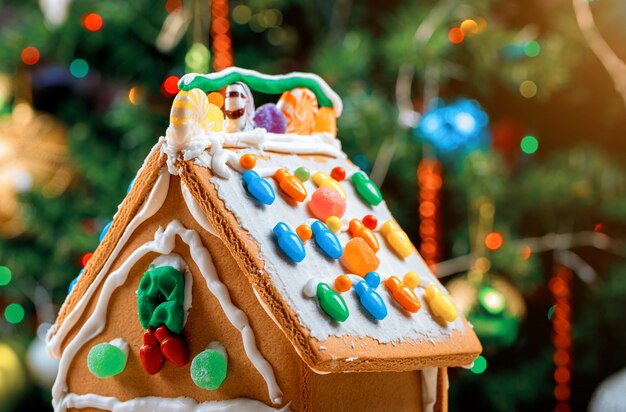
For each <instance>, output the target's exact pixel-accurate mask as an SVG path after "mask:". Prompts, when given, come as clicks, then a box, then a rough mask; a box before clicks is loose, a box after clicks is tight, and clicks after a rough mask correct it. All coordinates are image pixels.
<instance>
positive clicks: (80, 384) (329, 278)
mask: <svg viewBox="0 0 626 412" xmlns="http://www.w3.org/2000/svg"><path fill="white" fill-rule="evenodd" d="M179 87H180V89H181V92H180V93H179V94H178V95H177V96H176V98H175V99H174V102H173V106H172V112H171V118H170V126H169V127H168V129H167V131H166V134H165V136H164V137H161V138H160V139H159V141H158V143H157V144H156V145H155V147H154V148H153V150H152V151H151V153H150V154H149V155H148V157H147V158H146V160H145V163H144V165H143V166H142V167H141V169H140V170H139V171H138V173H137V176H136V178H135V180H134V181H133V183H132V186H131V187H130V188H129V192H128V195H127V196H126V198H125V199H124V201H123V202H122V204H121V205H120V207H119V210H118V211H117V213H116V214H115V216H114V218H113V220H112V224H111V225H110V227H106V228H105V233H103V236H102V241H101V243H100V245H99V246H98V248H97V250H96V251H95V253H94V255H93V257H92V258H91V260H90V261H89V263H88V264H87V266H86V268H85V270H84V272H83V273H82V274H81V275H80V276H79V277H78V278H77V282H75V285H74V286H73V288H72V290H71V291H70V293H69V295H68V297H67V299H66V301H65V303H64V304H63V306H62V307H61V310H60V313H59V316H58V319H57V321H56V323H55V325H54V326H53V328H51V330H50V332H49V335H48V347H49V350H50V352H51V354H52V355H53V356H55V357H57V358H59V359H60V368H59V372H58V376H57V379H56V382H55V384H54V387H53V406H54V409H55V410H56V411H66V410H115V411H130V410H132V411H156V410H159V411H247V410H250V411H257V410H258V411H271V410H292V411H346V410H359V411H416V410H418V411H420V410H421V411H432V410H446V409H447V389H448V380H447V368H448V367H454V366H465V365H468V364H471V363H472V362H473V360H474V359H475V358H476V356H478V354H479V353H480V351H481V346H480V343H479V342H478V340H477V338H476V336H475V334H474V333H473V331H472V328H471V325H469V324H468V322H467V321H466V320H465V319H464V318H463V316H462V314H458V313H457V310H456V307H455V305H454V303H453V302H452V300H451V299H450V298H449V296H448V295H447V292H446V290H445V288H444V287H443V286H442V285H441V284H440V283H439V282H438V280H437V279H436V277H435V276H434V275H433V274H432V273H431V271H430V270H429V268H428V267H427V266H426V264H425V263H424V261H423V260H422V259H421V257H420V256H419V254H418V252H417V251H416V250H415V248H414V247H413V245H412V244H411V243H410V241H409V240H408V237H407V236H406V234H405V233H404V232H403V231H402V230H401V229H400V227H399V226H398V225H397V223H396V222H395V220H394V219H393V217H392V215H391V214H390V212H389V210H388V209H387V207H386V205H385V202H384V201H383V199H382V196H381V195H380V191H379V190H378V188H377V187H376V185H375V184H374V182H372V181H371V180H370V179H369V178H368V177H367V175H366V174H365V173H363V172H362V171H360V170H359V169H358V168H357V167H356V166H355V165H354V164H352V163H351V162H350V161H349V160H348V159H347V157H346V155H345V154H344V153H343V152H342V150H341V145H340V142H339V140H338V139H337V138H336V136H335V134H336V127H335V119H336V117H338V116H339V115H340V114H341V110H342V103H341V100H340V99H339V97H338V96H337V95H336V94H335V92H334V91H333V90H332V89H331V88H330V87H329V86H328V85H327V84H326V83H325V82H324V81H323V80H322V79H321V78H319V77H318V76H315V75H312V74H305V73H292V74H288V75H284V76H268V75H263V74H260V73H257V72H254V71H250V70H244V69H239V68H230V69H227V70H224V71H221V72H219V73H212V74H208V75H202V74H188V75H186V76H184V77H183V78H182V79H181V81H180V84H179ZM250 89H252V90H254V91H257V92H260V93H266V94H281V93H282V95H281V97H280V100H279V101H278V104H277V105H272V104H270V105H264V106H261V107H260V108H258V109H257V110H256V111H255V108H254V103H253V97H252V93H251V91H250ZM208 92H212V93H210V94H209V95H208V97H207V93H208Z"/></svg>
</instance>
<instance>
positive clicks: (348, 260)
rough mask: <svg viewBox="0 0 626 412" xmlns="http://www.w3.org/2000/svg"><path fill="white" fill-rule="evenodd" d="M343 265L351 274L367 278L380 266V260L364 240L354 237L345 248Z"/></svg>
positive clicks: (342, 258) (342, 259)
mask: <svg viewBox="0 0 626 412" xmlns="http://www.w3.org/2000/svg"><path fill="white" fill-rule="evenodd" d="M340 260H341V264H342V265H344V266H345V267H346V269H348V271H349V272H350V273H354V274H356V275H359V276H363V277H364V276H365V275H366V274H367V273H368V272H375V271H376V269H378V265H380V259H378V257H377V256H376V253H374V251H373V250H372V248H371V247H370V246H369V245H368V244H367V242H366V241H365V240H363V238H360V237H353V238H352V239H350V240H348V243H346V245H345V246H344V248H343V255H341V258H340Z"/></svg>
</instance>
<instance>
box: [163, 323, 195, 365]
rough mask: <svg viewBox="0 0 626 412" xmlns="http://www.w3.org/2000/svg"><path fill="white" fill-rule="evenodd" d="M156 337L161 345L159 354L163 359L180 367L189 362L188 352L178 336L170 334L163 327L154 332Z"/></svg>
mask: <svg viewBox="0 0 626 412" xmlns="http://www.w3.org/2000/svg"><path fill="white" fill-rule="evenodd" d="M156 337H157V339H158V340H159V342H160V343H161V352H162V353H163V356H165V359H167V360H168V361H170V362H172V363H173V364H174V365H176V366H178V367H181V366H185V365H186V364H187V362H189V351H187V346H186V345H185V342H183V340H182V339H181V337H180V336H177V335H174V334H173V333H171V332H170V331H169V330H168V329H167V328H166V327H165V326H161V327H159V328H158V329H157V330H156Z"/></svg>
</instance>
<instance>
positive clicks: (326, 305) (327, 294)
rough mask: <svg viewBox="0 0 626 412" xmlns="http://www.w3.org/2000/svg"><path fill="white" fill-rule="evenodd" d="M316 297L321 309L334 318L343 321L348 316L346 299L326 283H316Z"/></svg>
mask: <svg viewBox="0 0 626 412" xmlns="http://www.w3.org/2000/svg"><path fill="white" fill-rule="evenodd" d="M317 299H318V301H319V302H320V307H321V308H322V310H323V311H324V312H326V314H327V315H328V316H330V317H331V318H333V319H334V320H336V321H338V322H344V321H345V320H346V319H348V316H350V311H349V310H348V305H346V301H345V300H343V298H342V297H341V295H340V294H338V293H337V292H335V291H334V290H332V289H331V288H330V286H328V285H327V284H326V283H323V282H320V283H319V284H318V285H317Z"/></svg>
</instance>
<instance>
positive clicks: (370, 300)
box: [354, 272, 387, 320]
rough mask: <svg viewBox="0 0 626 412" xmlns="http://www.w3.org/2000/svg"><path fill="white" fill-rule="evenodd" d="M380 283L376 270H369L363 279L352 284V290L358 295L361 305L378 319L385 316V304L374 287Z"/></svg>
mask: <svg viewBox="0 0 626 412" xmlns="http://www.w3.org/2000/svg"><path fill="white" fill-rule="evenodd" d="M379 284H380V276H378V273H376V272H369V273H368V274H366V275H365V279H364V280H362V281H360V282H359V283H357V284H356V285H354V291H355V292H356V294H357V295H358V296H359V300H360V301H361V305H362V306H363V307H364V308H365V310H367V311H368V312H369V314H370V315H372V316H373V317H374V318H376V319H378V320H383V319H385V317H386V316H387V306H385V302H384V301H383V298H382V297H381V296H380V295H379V294H378V292H376V291H375V290H374V289H376V288H377V287H378V285H379Z"/></svg>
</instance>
